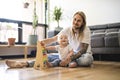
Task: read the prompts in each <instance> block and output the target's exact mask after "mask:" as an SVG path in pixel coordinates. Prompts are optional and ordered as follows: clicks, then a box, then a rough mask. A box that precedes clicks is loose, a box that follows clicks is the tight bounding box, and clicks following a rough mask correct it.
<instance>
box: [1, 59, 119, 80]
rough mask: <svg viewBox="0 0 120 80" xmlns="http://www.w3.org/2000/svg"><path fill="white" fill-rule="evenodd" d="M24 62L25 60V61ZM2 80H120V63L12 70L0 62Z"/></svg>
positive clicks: (103, 62) (98, 62)
mask: <svg viewBox="0 0 120 80" xmlns="http://www.w3.org/2000/svg"><path fill="white" fill-rule="evenodd" d="M23 60H24V59H23ZM0 80H120V62H107V61H94V63H93V66H92V67H78V68H65V67H54V68H48V69H46V70H35V69H34V68H16V69H10V68H8V67H7V66H6V64H5V60H1V61H0Z"/></svg>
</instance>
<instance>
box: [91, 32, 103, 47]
mask: <svg viewBox="0 0 120 80" xmlns="http://www.w3.org/2000/svg"><path fill="white" fill-rule="evenodd" d="M104 37H105V33H96V34H93V35H92V36H91V47H92V48H97V47H105V41H104Z"/></svg>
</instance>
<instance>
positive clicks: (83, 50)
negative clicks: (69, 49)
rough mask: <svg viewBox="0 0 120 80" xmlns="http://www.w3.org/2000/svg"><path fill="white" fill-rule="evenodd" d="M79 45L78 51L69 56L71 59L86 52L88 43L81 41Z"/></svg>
mask: <svg viewBox="0 0 120 80" xmlns="http://www.w3.org/2000/svg"><path fill="white" fill-rule="evenodd" d="M80 45H81V46H80V48H81V49H80V51H79V52H78V53H77V54H75V55H72V56H71V61H72V60H75V59H77V58H79V57H80V56H81V55H82V54H84V53H86V51H87V49H88V45H89V44H86V43H81V44H80Z"/></svg>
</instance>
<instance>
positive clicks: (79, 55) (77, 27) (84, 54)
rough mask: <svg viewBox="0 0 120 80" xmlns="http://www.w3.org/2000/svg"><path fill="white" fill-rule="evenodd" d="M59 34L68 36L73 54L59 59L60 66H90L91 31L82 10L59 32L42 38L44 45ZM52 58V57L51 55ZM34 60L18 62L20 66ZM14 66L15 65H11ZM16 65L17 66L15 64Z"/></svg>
mask: <svg viewBox="0 0 120 80" xmlns="http://www.w3.org/2000/svg"><path fill="white" fill-rule="evenodd" d="M60 34H66V35H67V36H68V40H69V44H70V46H72V48H73V51H74V55H72V56H70V57H67V59H66V60H64V62H62V61H61V64H62V65H61V66H66V65H67V64H68V63H69V65H68V67H72V68H74V67H77V66H90V65H91V64H92V62H93V56H92V52H91V45H90V43H91V42H90V41H91V32H90V30H89V28H88V27H87V26H86V16H85V14H84V13H83V12H82V11H78V12H76V13H75V14H74V16H73V22H72V26H71V27H68V28H66V29H63V30H62V31H60V33H59V34H58V35H56V36H54V37H52V38H48V39H44V40H43V41H42V42H44V44H45V45H47V44H50V43H52V42H56V41H57V38H58V36H59V35H60ZM52 59H54V57H52ZM6 63H7V65H8V66H9V67H11V64H16V65H17V64H18V63H17V62H16V61H6ZM33 64H34V62H19V65H20V67H25V66H33ZM12 67H16V66H12ZM17 67H18V66H17Z"/></svg>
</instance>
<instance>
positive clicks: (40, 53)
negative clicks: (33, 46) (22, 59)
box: [34, 41, 48, 69]
mask: <svg viewBox="0 0 120 80" xmlns="http://www.w3.org/2000/svg"><path fill="white" fill-rule="evenodd" d="M47 60H48V57H47V51H46V50H45V48H44V45H43V44H42V43H40V42H39V41H38V42H37V52H36V60H35V64H34V68H35V69H46V68H47V66H46V61H47Z"/></svg>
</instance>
